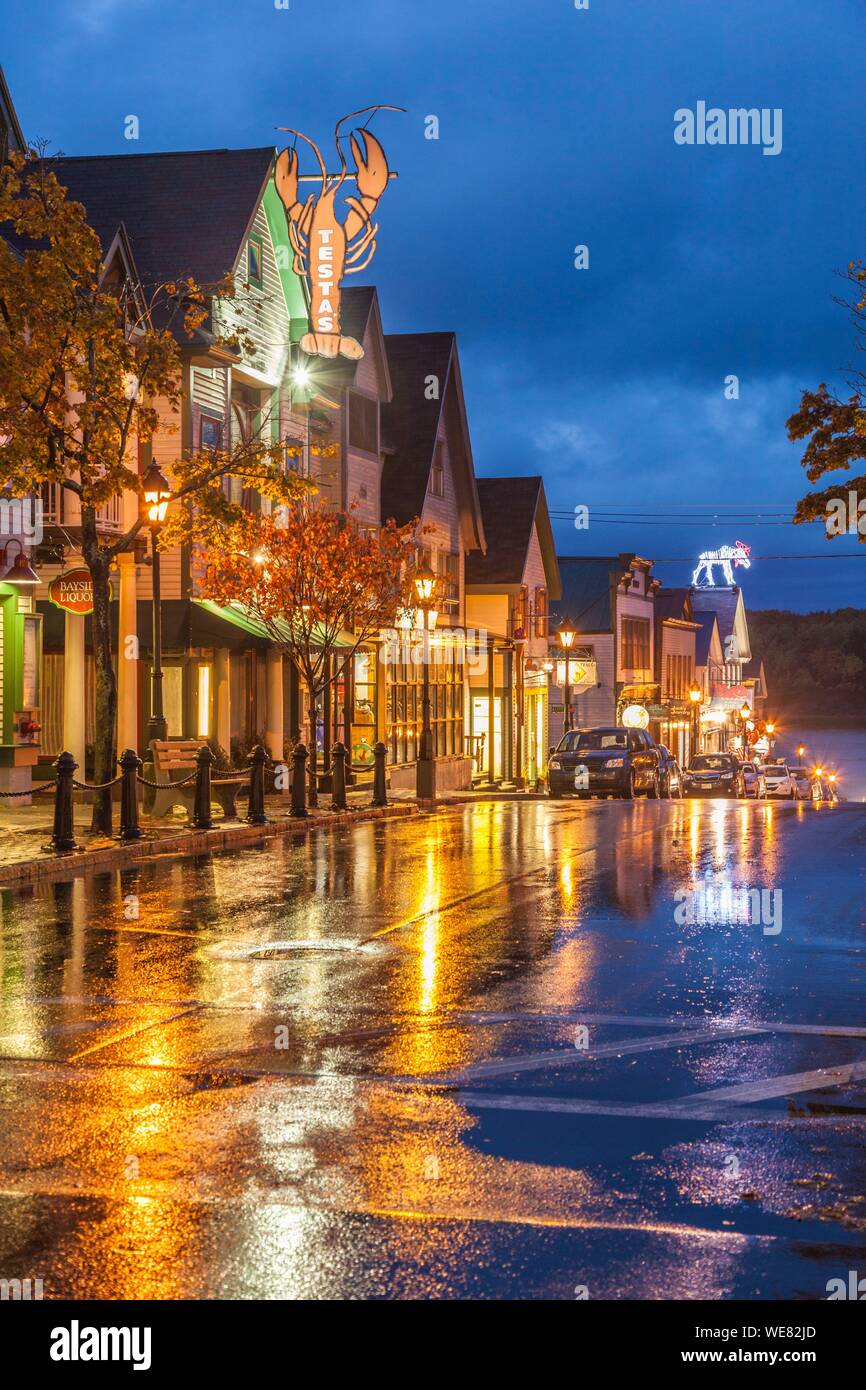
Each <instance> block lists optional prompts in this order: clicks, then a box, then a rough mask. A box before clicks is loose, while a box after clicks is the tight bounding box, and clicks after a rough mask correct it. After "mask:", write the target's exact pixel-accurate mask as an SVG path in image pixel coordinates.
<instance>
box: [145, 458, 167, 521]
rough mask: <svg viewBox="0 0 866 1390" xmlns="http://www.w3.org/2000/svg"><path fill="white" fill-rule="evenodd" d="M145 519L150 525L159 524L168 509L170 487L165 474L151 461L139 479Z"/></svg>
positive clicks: (163, 519)
mask: <svg viewBox="0 0 866 1390" xmlns="http://www.w3.org/2000/svg"><path fill="white" fill-rule="evenodd" d="M141 487H142V491H143V492H144V504H145V508H146V510H147V519H148V521H149V522H150V524H151V526H161V525H162V523H163V522H164V521H165V514H166V512H167V511H168V502H169V498H170V497H171V487H170V486H169V483H168V480H167V479H166V477H165V475H164V474H163V473H161V472H160V470H159V469H158V468H157V466H156V464H155V463H152V464H151V465H150V467H149V468H148V470H147V472H146V473H145V475H144V477H143V478H142V480H141Z"/></svg>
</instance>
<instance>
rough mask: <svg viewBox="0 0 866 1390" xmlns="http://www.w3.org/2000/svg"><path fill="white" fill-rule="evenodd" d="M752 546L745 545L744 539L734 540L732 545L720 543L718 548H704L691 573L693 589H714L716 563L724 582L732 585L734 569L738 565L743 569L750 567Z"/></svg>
mask: <svg viewBox="0 0 866 1390" xmlns="http://www.w3.org/2000/svg"><path fill="white" fill-rule="evenodd" d="M751 551H752V547H751V546H750V545H746V542H745V541H735V542H734V544H733V545H722V546H720V547H719V549H718V550H705V551H703V553H702V554H700V555H699V556H698V567H697V569H696V570H695V572H694V574H693V575H692V588H693V589H714V588H715V587H716V581H715V578H714V575H713V571H714V569H715V567H716V565H721V569H722V576H723V579H724V582H725V584H729V585H733V583H734V570H735V569H736V568H737V566H738V565H742V566H743V569H751V567H752V564H751V561H750V559H749V555H750V554H751Z"/></svg>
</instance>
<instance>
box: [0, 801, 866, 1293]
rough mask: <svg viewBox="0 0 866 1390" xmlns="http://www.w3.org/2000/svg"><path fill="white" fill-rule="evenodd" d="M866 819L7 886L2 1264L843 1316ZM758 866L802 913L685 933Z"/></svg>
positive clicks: (130, 1284)
mask: <svg viewBox="0 0 866 1390" xmlns="http://www.w3.org/2000/svg"><path fill="white" fill-rule="evenodd" d="M864 835H866V808H862V807H860V806H855V805H843V806H818V807H813V806H806V805H799V804H798V805H786V804H775V803H760V804H746V803H739V804H736V803H727V802H724V803H723V802H713V801H707V802H703V803H697V802H662V803H645V802H636V803H634V804H632V805H625V804H614V803H591V804H588V805H575V804H568V803H547V802H542V801H534V802H529V803H526V804H520V803H516V802H490V803H476V804H474V805H471V806H467V807H466V808H465V809H462V810H460V811H449V812H443V813H440V814H437V815H432V816H424V817H419V818H417V819H416V818H413V819H412V820H401V821H394V822H390V823H389V822H368V823H365V824H363V825H359V826H357V827H356V828H355V829H353V830H351V831H347V832H345V833H340V834H333V835H327V834H324V833H320V834H318V835H315V836H312V837H311V838H310V839H309V840H305V841H300V842H298V843H295V844H292V843H291V842H282V843H279V844H274V843H273V842H272V843H270V844H269V845H268V846H267V847H266V848H262V849H250V850H246V851H244V852H242V853H232V854H225V855H222V856H217V857H213V858H209V857H203V858H201V859H198V860H187V861H183V860H178V861H174V862H171V863H164V864H152V863H151V864H147V865H144V866H142V867H140V868H136V869H135V870H129V871H124V872H123V873H120V874H117V873H114V874H106V875H101V876H98V877H94V878H92V879H88V880H77V881H75V882H72V883H68V884H47V885H44V886H42V887H40V888H37V889H33V890H30V891H28V892H27V893H23V892H22V893H15V894H13V893H11V892H4V893H3V894H2V898H0V909H2V926H0V948H2V956H0V968H2V979H3V991H2V1007H0V1057H2V1059H3V1060H2V1061H0V1133H2V1152H0V1277H6V1278H11V1277H21V1278H23V1277H27V1276H28V1275H29V1276H30V1277H41V1278H42V1279H43V1280H44V1284H45V1290H46V1296H50V1295H53V1296H60V1297H62V1296H67V1297H106V1298H116V1297H119V1298H123V1297H132V1296H143V1297H159V1298H174V1297H195V1296H208V1297H261V1298H287V1297H288V1298H293V1297H356V1298H357V1297H377V1298H381V1297H387V1296H397V1297H412V1296H415V1297H447V1296H468V1297H500V1298H503V1297H504V1298H509V1297H532V1296H545V1297H563V1298H571V1297H574V1296H575V1292H574V1291H575V1288H577V1287H578V1286H582V1285H585V1286H587V1288H588V1290H589V1294H590V1296H591V1297H595V1298H610V1297H622V1298H706V1297H711V1298H717V1297H757V1298H770V1297H785V1298H820V1297H825V1296H826V1294H825V1285H826V1281H827V1280H828V1279H829V1278H831V1277H836V1276H838V1275H839V1274H840V1273H841V1274H843V1275H844V1274H845V1271H847V1269H848V1268H849V1267H850V1268H856V1267H857V1261H858V1259H859V1263H860V1267H861V1268H862V1267H864V1265H866V1197H864V1192H866V1184H864V1181H863V1177H864V1168H866V1164H864V1147H863V1145H864V1139H866V1010H864V1008H863V995H864V964H866V913H864V908H863V901H864V865H863V851H862V846H863V843H864ZM725 881H728V882H730V883H731V884H733V885H734V886H735V887H737V888H741V887H744V888H750V889H758V890H760V889H765V890H781V892H782V903H781V906H782V912H781V919H780V918H779V916H778V914H777V916H776V918H775V919H774V923H773V925H772V926H769V923H768V921H767V920H766V919H765V921H764V923H763V924H762V923H761V922H760V921H756V922H753V923H750V922H748V921H745V920H738V919H737V918H738V916H739V918H740V919H742V911H740V912H739V914H738V913H737V912H732V911H731V910H730V909H729V908H728V909H725V911H726V912H727V916H726V917H725V916H724V913H723V920H721V921H718V920H710V921H704V920H691V921H690V920H682V913H680V917H679V919H678V917H677V915H676V914H677V908H678V904H679V903H680V902H681V900H682V897H683V893H684V892H685V891H689V892H695V891H696V890H702V891H704V892H706V890H707V889H708V887H710V888H713V889H715V890H716V891H718V890H719V888H720V885H722V884H723V883H724V882H725ZM677 893H679V897H676V896H675V895H676V894H677ZM698 916H699V917H700V914H698ZM779 924H780V925H781V930H780V931H776V926H777V925H779ZM768 928H769V929H768ZM580 1030H583V1031H580ZM780 1078H781V1080H780Z"/></svg>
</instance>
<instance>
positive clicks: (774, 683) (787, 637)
mask: <svg viewBox="0 0 866 1390" xmlns="http://www.w3.org/2000/svg"><path fill="white" fill-rule="evenodd" d="M748 623H749V634H750V637H751V641H752V652H753V654H754V655H755V656H761V657H763V660H764V666H765V668H766V672H767V684H768V686H769V691H770V699H769V711H770V712H771V713H772V714H774V715H775V716H776V717H777V718H778V719H782V720H790V719H791V718H797V719H801V718H809V719H815V718H817V719H819V720H820V719H822V718H842V717H846V716H847V717H851V718H856V719H858V720H861V719H863V720H866V609H863V608H837V609H836V610H835V611H834V612H831V613H787V612H785V611H784V610H782V609H777V608H766V609H764V610H763V611H757V612H749V614H748Z"/></svg>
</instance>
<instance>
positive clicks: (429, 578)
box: [415, 565, 436, 605]
mask: <svg viewBox="0 0 866 1390" xmlns="http://www.w3.org/2000/svg"><path fill="white" fill-rule="evenodd" d="M435 583H436V576H435V574H434V573H433V571H432V570H431V569H430V568H429V566H427V565H422V566H421V568H420V569H419V570H416V572H415V592H416V593H417V595H418V602H419V603H420V604H422V605H423V604H425V603H429V602H430V599H431V598H432V597H433V585H434V584H435Z"/></svg>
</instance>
